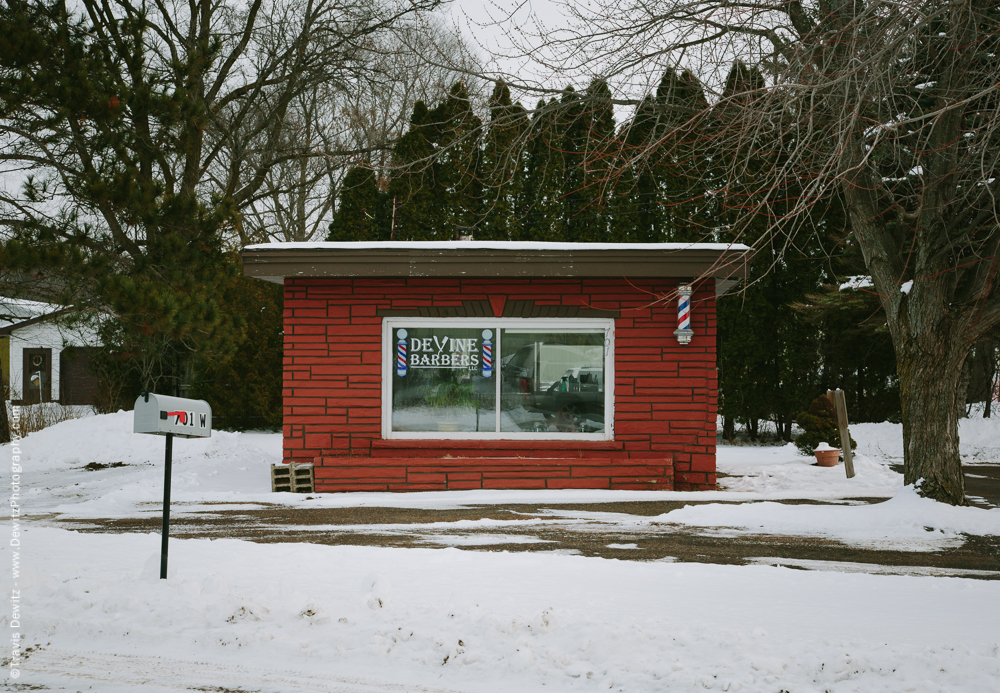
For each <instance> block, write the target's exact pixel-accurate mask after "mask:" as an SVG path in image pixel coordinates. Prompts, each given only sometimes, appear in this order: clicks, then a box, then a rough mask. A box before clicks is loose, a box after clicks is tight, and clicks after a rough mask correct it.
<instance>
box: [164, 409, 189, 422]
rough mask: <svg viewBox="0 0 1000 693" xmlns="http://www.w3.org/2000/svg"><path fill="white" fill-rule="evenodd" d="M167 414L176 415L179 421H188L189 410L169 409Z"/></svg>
mask: <svg viewBox="0 0 1000 693" xmlns="http://www.w3.org/2000/svg"><path fill="white" fill-rule="evenodd" d="M167 416H176V417H177V423H187V418H188V415H187V412H186V411H168V412H167Z"/></svg>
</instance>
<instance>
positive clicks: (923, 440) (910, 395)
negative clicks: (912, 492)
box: [896, 330, 970, 505]
mask: <svg viewBox="0 0 1000 693" xmlns="http://www.w3.org/2000/svg"><path fill="white" fill-rule="evenodd" d="M969 348H970V345H969V344H968V342H963V340H962V339H961V337H956V336H955V335H954V333H951V334H949V332H948V331H947V330H940V331H938V332H937V334H935V335H933V337H932V336H931V335H928V334H924V335H922V339H921V340H920V341H919V343H918V341H917V340H916V339H913V338H910V339H904V340H903V341H902V343H901V344H899V345H897V347H896V357H897V362H898V372H899V390H900V398H901V400H902V405H903V451H904V455H905V458H904V461H905V465H904V472H903V483H904V484H906V485H911V484H917V486H918V490H919V492H920V495H922V496H925V497H927V498H933V499H934V500H938V501H941V502H943V503H950V504H952V505H965V504H966V501H965V477H964V475H963V473H962V459H961V457H960V456H959V451H958V418H959V417H958V408H957V404H956V403H957V399H958V391H959V380H960V379H961V375H962V366H963V365H964V362H965V359H966V357H967V356H968V353H969Z"/></svg>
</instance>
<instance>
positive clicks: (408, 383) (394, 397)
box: [383, 318, 613, 439]
mask: <svg viewBox="0 0 1000 693" xmlns="http://www.w3.org/2000/svg"><path fill="white" fill-rule="evenodd" d="M612 325H613V323H611V322H610V321H590V323H589V324H587V322H586V321H574V320H570V319H567V320H544V321H543V320H537V321H536V320H526V319H488V318H484V319H482V320H481V321H480V320H478V319H465V318H456V319H454V320H453V321H451V320H447V319H443V320H431V319H424V320H421V319H414V320H413V321H410V320H399V321H395V320H392V321H387V323H386V332H385V334H386V337H387V339H386V344H385V354H386V360H385V371H384V372H385V376H386V386H387V389H386V400H387V402H391V410H390V411H385V412H384V413H383V417H384V418H383V422H384V426H385V434H386V435H391V434H394V433H399V434H402V437H407V434H413V436H414V437H416V438H434V437H437V435H435V434H439V435H440V437H443V438H448V437H459V438H462V437H477V435H481V436H483V437H485V438H490V437H492V438H515V437H518V436H532V437H539V438H547V437H554V438H567V437H574V436H586V437H587V438H588V439H601V438H603V437H606V436H608V435H610V431H609V427H610V421H609V418H610V415H609V416H606V412H605V407H606V406H611V405H610V398H609V392H608V388H607V381H608V379H609V375H608V366H607V364H608V362H609V359H610V358H611V356H610V354H611V351H610V349H611V341H610V340H611V335H610V332H609V330H610V329H612ZM449 433H451V434H455V435H452V436H449V435H448V434H449Z"/></svg>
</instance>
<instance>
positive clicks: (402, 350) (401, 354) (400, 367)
mask: <svg viewBox="0 0 1000 693" xmlns="http://www.w3.org/2000/svg"><path fill="white" fill-rule="evenodd" d="M406 335H407V332H406V330H404V329H402V328H400V329H399V330H397V331H396V336H397V337H398V338H399V340H398V341H397V342H396V375H398V376H399V377H400V378H402V377H403V376H404V375H406Z"/></svg>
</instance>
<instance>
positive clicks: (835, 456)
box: [813, 449, 840, 467]
mask: <svg viewBox="0 0 1000 693" xmlns="http://www.w3.org/2000/svg"><path fill="white" fill-rule="evenodd" d="M813 454H814V455H816V464H818V465H819V466H820V467H836V466H837V464H838V463H839V462H840V450H836V449H834V450H815V451H813Z"/></svg>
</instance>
